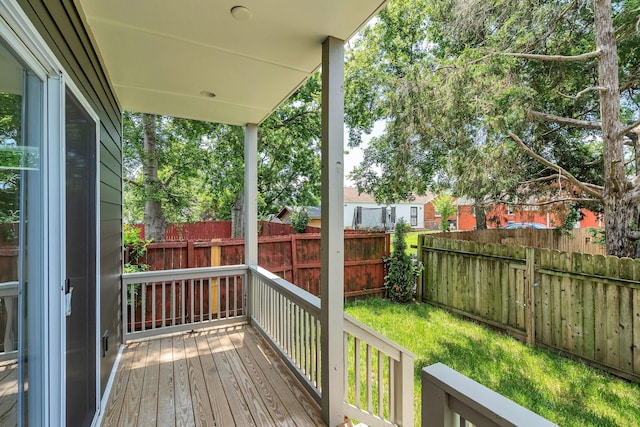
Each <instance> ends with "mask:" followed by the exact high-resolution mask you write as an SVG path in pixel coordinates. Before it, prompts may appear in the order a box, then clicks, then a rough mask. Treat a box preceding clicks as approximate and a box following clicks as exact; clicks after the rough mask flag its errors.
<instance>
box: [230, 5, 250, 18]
mask: <svg viewBox="0 0 640 427" xmlns="http://www.w3.org/2000/svg"><path fill="white" fill-rule="evenodd" d="M231 16H233V17H234V18H236V19H237V20H238V21H248V20H250V19H251V18H252V17H253V12H251V11H250V10H249V9H248V8H246V7H244V6H234V7H232V8H231Z"/></svg>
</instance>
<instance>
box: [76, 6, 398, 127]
mask: <svg viewBox="0 0 640 427" xmlns="http://www.w3.org/2000/svg"><path fill="white" fill-rule="evenodd" d="M237 3H244V5H243V6H239V7H231V6H234V2H228V1H198V2H190V1H189V2H184V1H160V0H136V1H130V0H110V1H105V0H78V1H76V2H74V5H76V6H78V7H79V8H80V9H81V10H82V16H83V18H84V20H85V22H86V23H87V24H88V25H87V27H88V28H89V32H90V33H91V34H92V36H93V39H94V40H95V45H96V46H97V50H98V52H99V57H100V59H101V61H102V63H103V64H104V66H105V70H106V73H107V76H108V79H109V81H110V82H111V84H112V87H113V89H114V90H115V92H116V96H117V98H118V102H119V107H121V108H122V109H124V110H132V111H141V112H148V113H154V114H164V115H170V116H177V117H185V118H190V119H198V120H205V121H210V122H216V123H228V124H235V125H244V124H246V123H260V122H262V121H263V120H264V119H265V118H267V117H268V116H269V115H270V114H271V113H272V112H273V110H274V109H275V108H276V107H277V106H278V105H279V104H280V103H282V102H283V101H284V100H286V99H287V98H288V97H289V96H290V95H291V93H292V92H294V91H295V90H296V88H297V87H299V86H300V85H301V84H302V83H303V82H304V81H305V80H306V79H307V78H308V77H309V76H310V75H312V74H313V73H314V72H315V71H316V70H317V69H318V68H319V67H320V63H321V57H322V55H321V53H322V41H323V40H324V39H326V37H327V36H329V35H330V36H333V37H335V38H337V39H340V40H349V39H350V38H351V36H353V35H354V34H355V33H356V32H357V31H358V29H360V28H361V27H362V26H364V25H365V24H366V23H367V22H368V21H369V20H370V19H371V17H372V16H374V15H375V14H376V12H377V11H378V10H380V9H381V8H382V7H383V6H384V4H385V3H386V1H384V0H358V1H344V0H322V1H317V0H299V1H295V2H294V1H288V2H268V1H249V2H237ZM103 84H104V83H103Z"/></svg>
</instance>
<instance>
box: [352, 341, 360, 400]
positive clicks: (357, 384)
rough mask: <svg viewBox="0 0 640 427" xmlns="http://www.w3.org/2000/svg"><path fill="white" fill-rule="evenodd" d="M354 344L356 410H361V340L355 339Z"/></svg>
mask: <svg viewBox="0 0 640 427" xmlns="http://www.w3.org/2000/svg"><path fill="white" fill-rule="evenodd" d="M353 343H354V351H353V357H354V359H355V362H354V366H355V369H354V377H355V378H354V383H355V404H356V408H358V409H359V408H360V340H359V339H358V338H355V339H354V340H353Z"/></svg>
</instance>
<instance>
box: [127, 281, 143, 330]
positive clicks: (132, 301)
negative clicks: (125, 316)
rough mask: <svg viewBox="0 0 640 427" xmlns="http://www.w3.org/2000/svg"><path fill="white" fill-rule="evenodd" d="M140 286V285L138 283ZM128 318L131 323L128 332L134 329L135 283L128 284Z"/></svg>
mask: <svg viewBox="0 0 640 427" xmlns="http://www.w3.org/2000/svg"><path fill="white" fill-rule="evenodd" d="M140 287H142V285H140ZM129 302H130V306H129V312H130V313H129V318H130V319H131V325H130V326H129V327H128V328H129V332H134V331H135V330H136V285H129Z"/></svg>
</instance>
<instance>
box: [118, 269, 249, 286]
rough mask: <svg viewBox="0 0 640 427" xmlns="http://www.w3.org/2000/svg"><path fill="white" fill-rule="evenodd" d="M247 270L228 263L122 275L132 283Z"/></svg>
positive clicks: (222, 274)
mask: <svg viewBox="0 0 640 427" xmlns="http://www.w3.org/2000/svg"><path fill="white" fill-rule="evenodd" d="M246 272H247V266H246V265H227V266H222V267H201V268H181V269H178V270H158V271H141V272H136V273H125V274H123V275H122V284H123V285H130V284H133V283H140V282H153V281H161V280H189V279H200V278H204V277H208V278H214V277H221V276H232V275H236V274H238V275H239V274H244V273H246Z"/></svg>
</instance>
